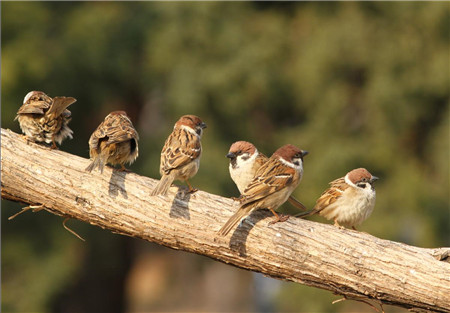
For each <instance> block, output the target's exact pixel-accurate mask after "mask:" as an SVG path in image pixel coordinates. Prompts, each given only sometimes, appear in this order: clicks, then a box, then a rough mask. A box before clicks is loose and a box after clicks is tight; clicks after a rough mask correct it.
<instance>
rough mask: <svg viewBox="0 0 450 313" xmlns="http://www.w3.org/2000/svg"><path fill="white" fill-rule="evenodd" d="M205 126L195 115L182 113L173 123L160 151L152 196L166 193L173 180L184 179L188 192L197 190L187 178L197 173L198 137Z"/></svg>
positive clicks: (198, 160)
mask: <svg viewBox="0 0 450 313" xmlns="http://www.w3.org/2000/svg"><path fill="white" fill-rule="evenodd" d="M205 128H206V124H205V123H203V122H202V120H201V119H200V118H199V117H198V116H195V115H184V116H182V117H180V119H179V120H178V121H177V122H176V123H175V126H174V128H173V131H172V133H171V134H170V135H169V137H168V138H167V140H166V143H165V144H164V147H163V149H162V151H161V163H160V167H159V172H160V174H161V180H160V181H159V183H158V185H157V186H156V188H155V189H154V190H153V192H152V194H151V195H152V196H156V195H166V194H167V191H168V190H169V187H170V185H171V184H172V182H173V181H174V180H183V181H186V183H187V184H188V186H189V192H195V191H197V189H194V188H192V186H191V185H190V184H189V181H188V179H189V178H191V177H193V176H194V175H195V174H197V171H198V168H199V165H200V156H201V154H202V144H201V142H200V139H201V138H202V134H203V129H205Z"/></svg>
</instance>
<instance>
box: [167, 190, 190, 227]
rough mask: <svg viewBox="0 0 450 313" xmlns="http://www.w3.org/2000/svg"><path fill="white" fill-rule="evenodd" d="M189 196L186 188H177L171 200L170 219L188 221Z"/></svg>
mask: <svg viewBox="0 0 450 313" xmlns="http://www.w3.org/2000/svg"><path fill="white" fill-rule="evenodd" d="M191 196H192V193H190V192H188V189H187V188H184V187H179V188H178V191H177V194H176V195H175V198H173V201H172V206H171V207H170V212H169V216H170V217H172V218H182V219H185V220H190V219H191V215H190V213H189V200H190V199H191Z"/></svg>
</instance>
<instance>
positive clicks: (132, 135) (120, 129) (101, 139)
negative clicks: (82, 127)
mask: <svg viewBox="0 0 450 313" xmlns="http://www.w3.org/2000/svg"><path fill="white" fill-rule="evenodd" d="M138 140H139V135H138V133H137V131H136V129H134V127H133V123H131V121H130V118H129V117H128V115H127V113H125V112H124V111H114V112H111V113H109V114H108V115H107V116H106V117H105V120H104V121H103V122H102V123H101V124H100V125H99V126H98V127H97V129H96V130H95V131H94V132H93V133H92V135H91V138H89V154H90V157H91V159H92V163H91V164H89V166H88V167H87V168H86V171H89V172H91V171H92V170H93V169H94V168H96V167H98V169H99V170H100V172H101V173H103V168H104V167H105V164H106V163H109V164H112V165H115V164H120V166H121V169H120V170H122V171H125V170H126V168H125V166H124V164H125V163H129V164H131V163H133V162H134V161H135V160H136V158H137V157H138V153H139V149H138Z"/></svg>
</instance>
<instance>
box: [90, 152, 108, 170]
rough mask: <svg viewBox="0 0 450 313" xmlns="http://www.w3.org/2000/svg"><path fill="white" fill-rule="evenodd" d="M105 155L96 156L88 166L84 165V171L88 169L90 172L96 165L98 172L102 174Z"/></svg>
mask: <svg viewBox="0 0 450 313" xmlns="http://www.w3.org/2000/svg"><path fill="white" fill-rule="evenodd" d="M106 160H107V157H105V156H102V155H101V154H100V155H98V156H96V157H95V158H94V159H93V160H92V162H91V164H89V166H88V167H86V169H85V171H88V172H89V173H90V172H92V170H93V169H95V168H96V167H97V168H98V169H99V171H100V173H102V174H103V168H104V167H105V164H106Z"/></svg>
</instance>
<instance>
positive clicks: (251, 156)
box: [226, 141, 307, 210]
mask: <svg viewBox="0 0 450 313" xmlns="http://www.w3.org/2000/svg"><path fill="white" fill-rule="evenodd" d="M226 157H227V158H229V159H230V165H229V167H228V168H229V170H230V176H231V179H232V180H233V181H234V183H235V184H236V186H237V188H238V189H239V192H240V193H241V194H242V193H243V192H244V190H245V188H246V187H247V186H248V184H250V182H251V181H252V180H253V178H254V177H255V174H256V172H257V171H258V169H259V168H260V167H261V166H262V165H263V164H264V163H266V162H267V161H268V160H269V158H268V157H267V156H265V155H264V154H262V153H260V152H259V151H258V149H256V147H255V146H254V145H253V144H252V143H250V142H248V141H236V142H235V143H233V144H232V145H231V147H230V150H229V151H228V154H227V155H226ZM233 199H235V198H233ZM288 201H289V202H290V203H291V204H292V205H293V206H295V207H297V208H299V209H301V210H307V208H306V207H305V206H304V205H303V204H302V203H301V202H300V201H298V200H297V199H295V198H294V197H292V196H290V197H289V198H288Z"/></svg>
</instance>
